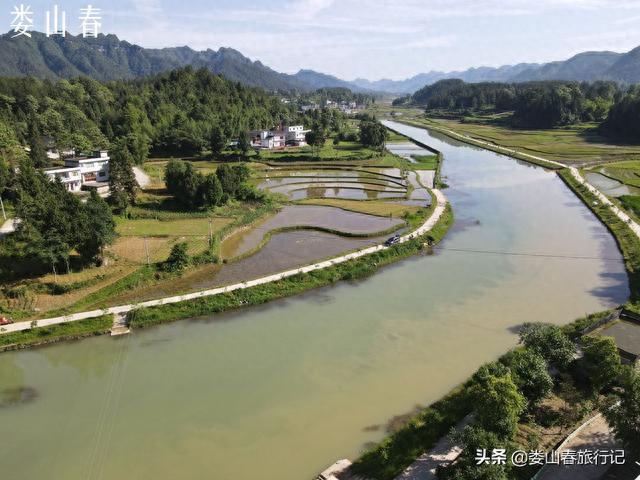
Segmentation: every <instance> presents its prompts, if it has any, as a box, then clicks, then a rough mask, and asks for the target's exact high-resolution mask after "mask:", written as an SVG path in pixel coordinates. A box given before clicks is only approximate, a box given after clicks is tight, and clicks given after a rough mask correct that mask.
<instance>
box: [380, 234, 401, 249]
mask: <svg viewBox="0 0 640 480" xmlns="http://www.w3.org/2000/svg"><path fill="white" fill-rule="evenodd" d="M399 241H400V235H394V236H393V237H390V238H387V240H386V241H385V242H384V245H385V247H390V246H391V245H395V244H396V243H398V242H399Z"/></svg>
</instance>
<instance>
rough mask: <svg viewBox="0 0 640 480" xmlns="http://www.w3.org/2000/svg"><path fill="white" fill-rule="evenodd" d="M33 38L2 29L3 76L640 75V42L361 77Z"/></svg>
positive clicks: (217, 55)
mask: <svg viewBox="0 0 640 480" xmlns="http://www.w3.org/2000/svg"><path fill="white" fill-rule="evenodd" d="M31 34H32V36H31V37H30V38H28V37H24V36H21V37H19V38H12V33H11V32H10V33H7V34H4V35H0V76H25V75H31V76H34V77H38V78H48V79H51V80H55V79H60V78H73V77H77V76H81V75H85V76H89V77H92V78H95V79H97V80H102V81H108V80H116V79H133V78H139V77H144V76H148V75H155V74H158V73H161V72H164V71H168V70H172V69H175V68H180V67H184V66H187V65H192V66H194V67H205V68H208V69H209V70H211V71H212V72H214V73H216V74H220V75H223V76H225V77H227V78H229V79H231V80H234V81H238V82H241V83H244V84H247V85H251V86H257V87H262V88H265V89H267V90H280V91H292V90H297V91H310V90H316V89H318V88H327V87H328V88H333V87H341V88H349V89H351V90H353V91H357V92H387V93H392V94H398V95H399V94H407V93H413V92H415V91H416V90H418V89H420V88H422V87H424V86H425V85H428V84H431V83H435V82H437V81H438V80H443V79H445V78H460V79H462V80H464V81H466V82H487V81H500V82H525V81H531V80H578V81H594V80H615V81H618V82H621V83H640V47H637V48H635V49H633V50H631V51H629V52H627V53H616V52H606V51H605V52H585V53H580V54H578V55H575V56H573V57H571V58H569V59H568V60H564V61H557V62H550V63H543V64H537V63H520V64H517V65H505V66H502V67H497V68H494V67H478V68H470V69H468V70H464V71H456V72H437V71H431V72H428V73H421V74H418V75H416V76H414V77H411V78H409V79H406V80H387V79H383V80H377V81H370V80H366V79H356V80H353V81H346V80H342V79H339V78H337V77H335V76H332V75H327V74H324V73H319V72H315V71H313V70H300V71H299V72H298V73H296V74H293V75H290V74H286V73H280V72H277V71H275V70H273V69H271V68H269V67H268V66H266V65H264V64H263V63H261V62H260V61H252V60H250V59H249V58H247V57H245V56H244V55H242V53H240V52H238V51H237V50H234V49H232V48H220V49H219V50H211V49H207V50H202V51H196V50H193V49H192V48H190V47H169V48H160V49H154V48H143V47H140V46H138V45H134V44H131V43H129V42H127V41H124V40H120V39H118V37H116V36H115V35H112V34H108V35H99V36H98V38H82V37H81V36H79V35H78V36H73V35H70V34H67V35H66V36H64V37H62V36H52V37H47V36H46V35H44V34H42V33H39V32H31Z"/></svg>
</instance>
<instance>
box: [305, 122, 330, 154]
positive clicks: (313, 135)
mask: <svg viewBox="0 0 640 480" xmlns="http://www.w3.org/2000/svg"><path fill="white" fill-rule="evenodd" d="M305 141H306V142H307V144H308V145H309V146H310V147H311V148H312V149H313V155H314V156H316V157H317V156H319V154H320V149H321V148H322V147H323V146H324V143H325V141H326V134H325V132H324V129H323V128H322V126H321V125H320V124H319V123H315V124H314V125H313V127H311V130H309V131H308V132H307V134H306V135H305Z"/></svg>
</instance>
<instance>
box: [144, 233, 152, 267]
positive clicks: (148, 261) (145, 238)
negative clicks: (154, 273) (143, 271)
mask: <svg viewBox="0 0 640 480" xmlns="http://www.w3.org/2000/svg"><path fill="white" fill-rule="evenodd" d="M144 251H145V253H146V254H147V266H148V265H151V259H150V258H149V247H148V245H147V237H144Z"/></svg>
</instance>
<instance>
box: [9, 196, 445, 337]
mask: <svg viewBox="0 0 640 480" xmlns="http://www.w3.org/2000/svg"><path fill="white" fill-rule="evenodd" d="M432 192H433V193H434V195H435V197H436V200H437V204H436V207H435V208H434V210H433V212H432V213H431V215H430V216H429V218H428V219H427V220H426V221H425V222H424V223H423V224H422V225H421V226H420V227H418V228H417V229H416V230H414V231H412V232H410V233H407V234H406V235H403V236H402V237H400V241H399V243H405V242H407V241H409V240H411V239H413V238H415V237H417V236H421V235H424V234H426V233H427V232H429V231H430V230H431V229H432V228H433V227H434V226H435V225H436V223H438V221H439V220H440V218H441V217H442V215H443V214H444V212H445V209H446V206H447V199H446V197H445V196H444V194H443V193H442V192H441V191H440V190H436V189H433V190H432ZM387 248H390V247H386V246H384V245H374V246H372V247H368V248H364V249H362V250H358V251H355V252H352V253H349V254H347V255H341V256H339V257H335V258H332V259H330V260H325V261H322V262H319V263H314V264H312V265H307V266H304V267H299V268H295V269H292V270H287V271H285V272H280V273H276V274H273V275H267V276H265V277H261V278H257V279H255V280H250V281H248V282H242V283H236V284H233V285H227V286H225V287H218V288H214V289H210V290H203V291H199V292H193V293H188V294H185V295H178V296H173V297H165V298H159V299H156V300H150V301H147V302H142V303H137V304H128V305H120V306H117V307H111V308H105V309H102V310H92V311H88V312H80V313H74V314H70V315H65V316H61V317H54V318H46V319H42V320H38V321H37V325H38V327H46V326H50V325H57V324H61V323H69V322H77V321H80V320H86V319H88V318H96V317H100V316H102V315H109V314H111V315H116V316H122V315H124V314H127V313H128V312H130V311H132V310H134V309H138V308H146V307H156V306H159V305H167V304H171V303H179V302H184V301H188V300H194V299H197V298H202V297H211V296H214V295H220V294H223V293H228V292H233V291H235V290H244V289H247V288H251V287H255V286H257V285H264V284H266V283H271V282H275V281H278V280H282V279H285V278H288V277H292V276H294V275H298V274H300V273H308V272H313V271H316V270H322V269H324V268H328V267H331V266H333V265H337V264H340V263H344V262H348V261H349V260H353V259H356V258H360V257H364V256H365V255H370V254H372V253H375V252H379V251H382V250H386V249H387ZM30 328H32V325H31V321H25V322H16V323H12V324H10V325H6V326H4V327H3V329H4V330H2V331H0V335H2V334H6V333H11V332H20V331H23V330H29V329H30Z"/></svg>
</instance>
